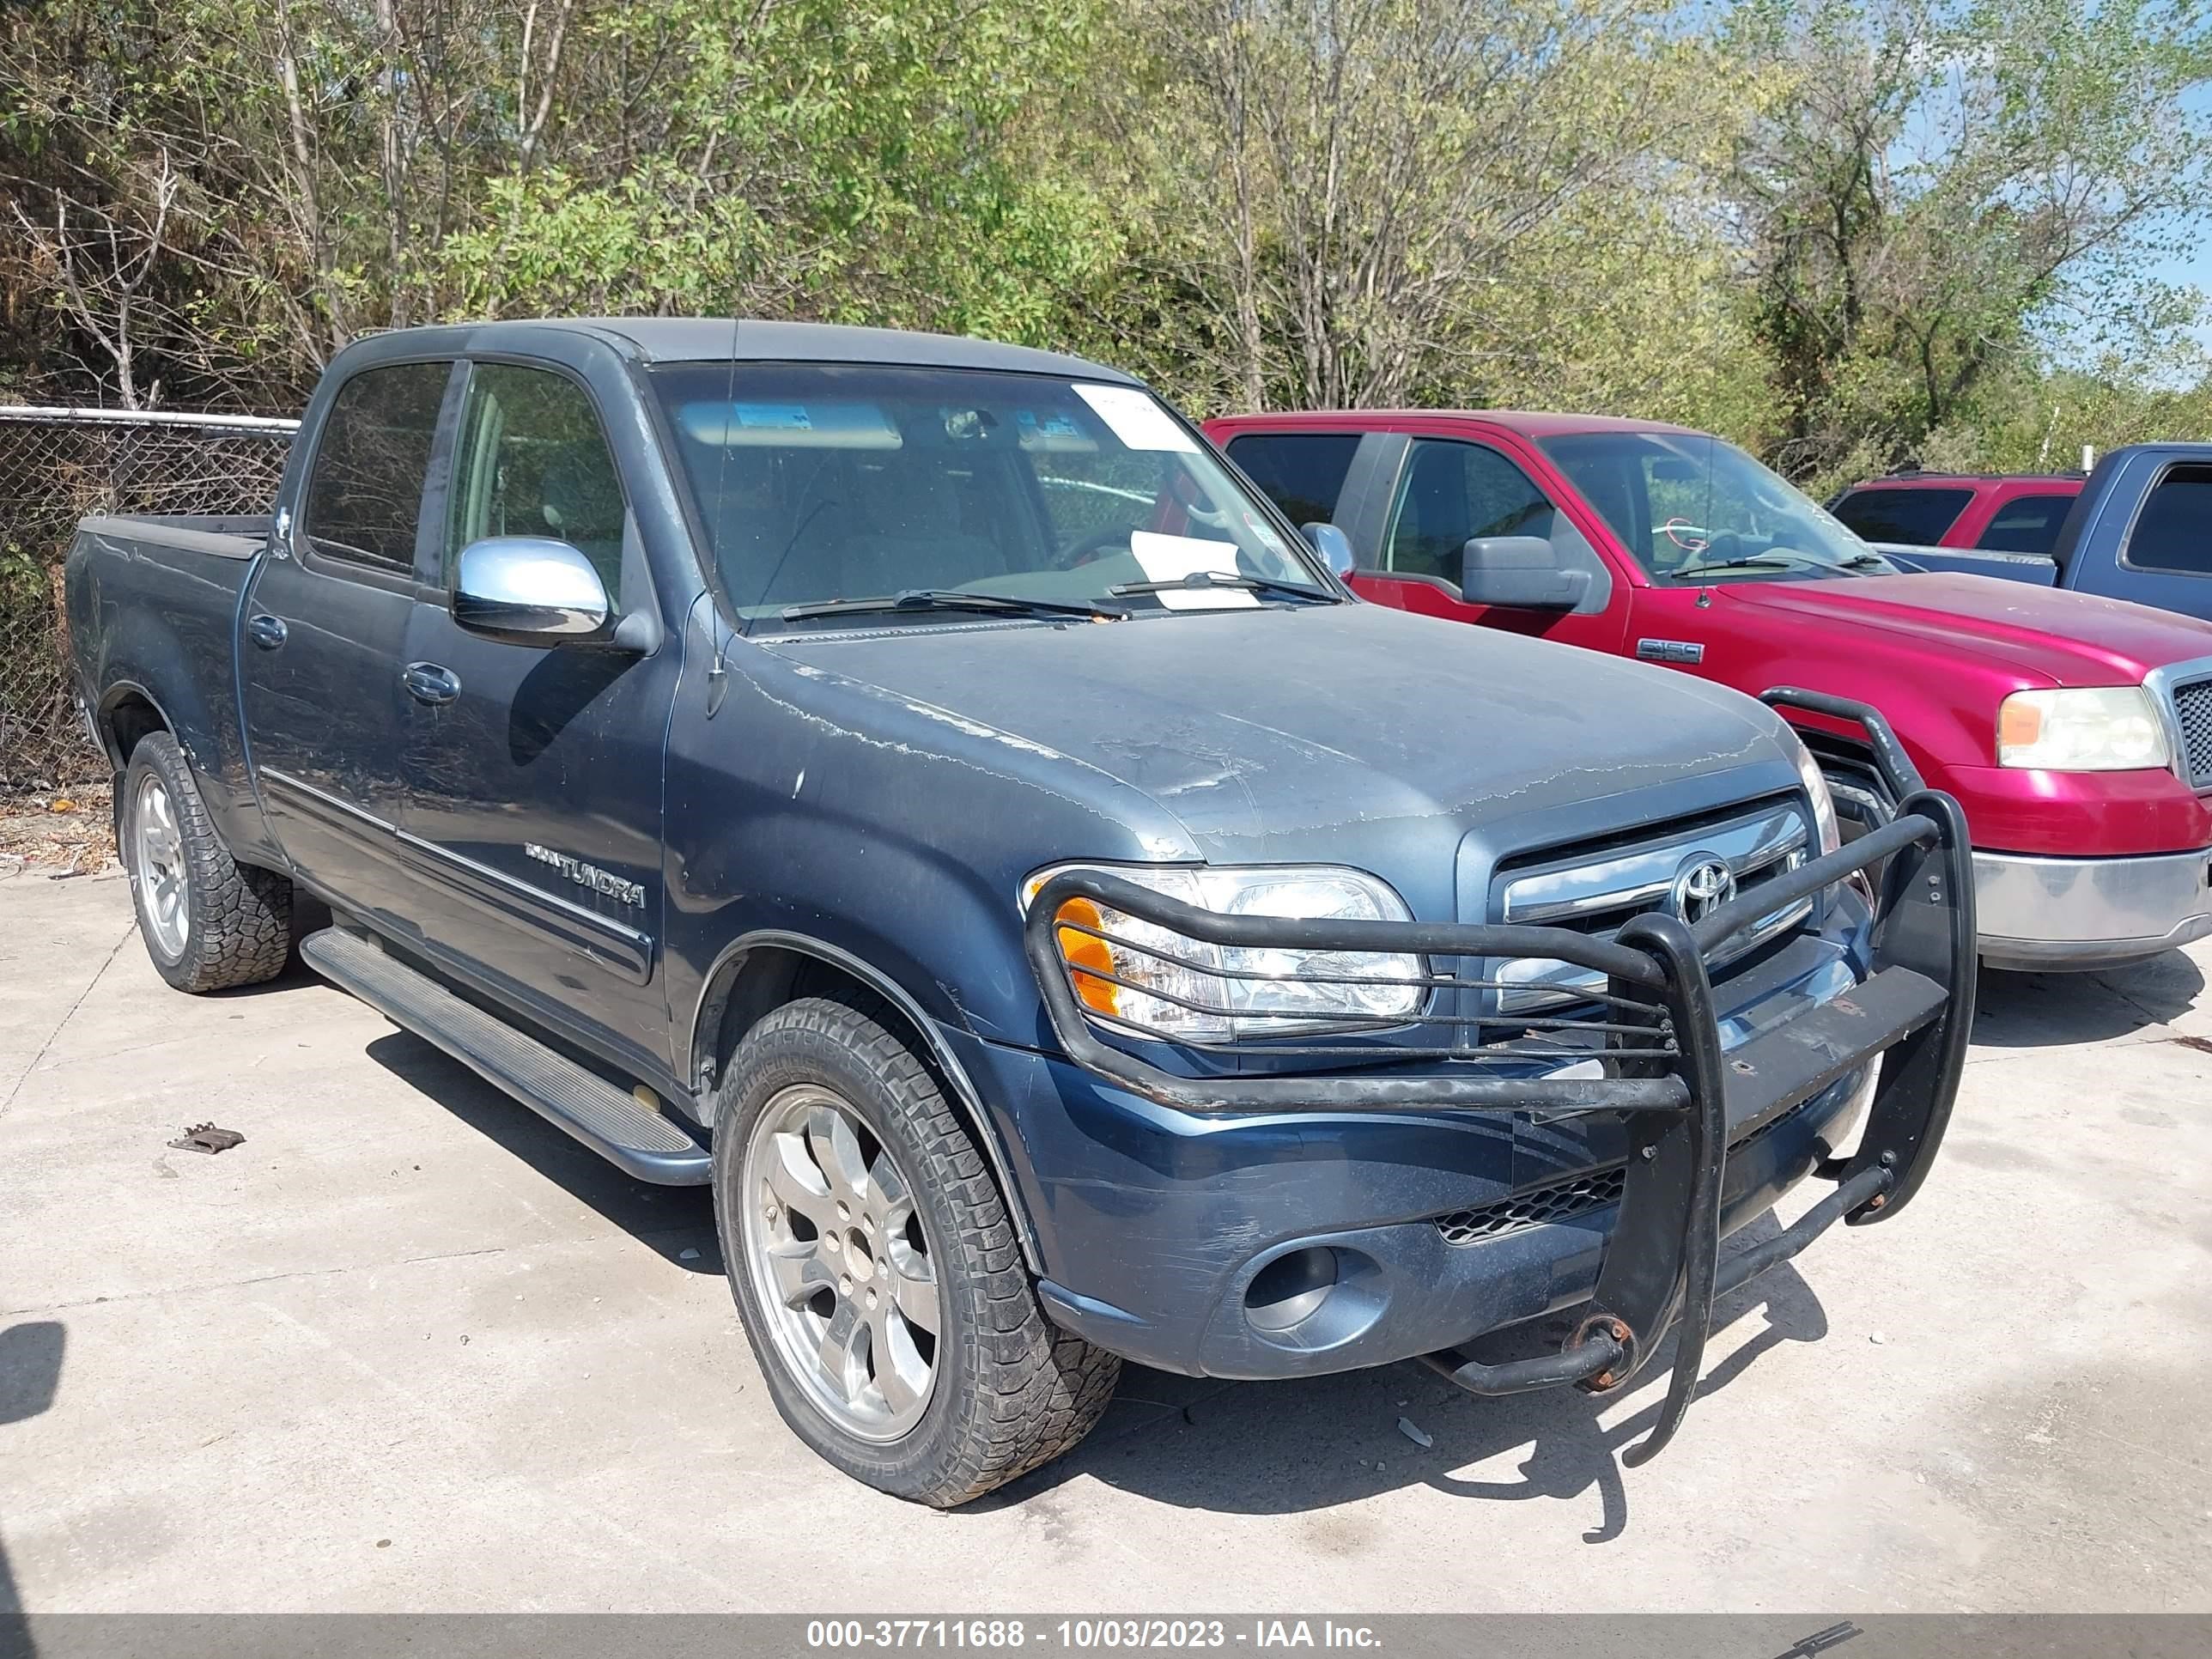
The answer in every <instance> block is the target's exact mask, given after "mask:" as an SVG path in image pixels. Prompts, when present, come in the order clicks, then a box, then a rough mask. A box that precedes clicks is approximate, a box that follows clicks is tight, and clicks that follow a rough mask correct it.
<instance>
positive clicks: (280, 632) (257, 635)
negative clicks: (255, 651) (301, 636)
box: [246, 617, 287, 651]
mask: <svg viewBox="0 0 2212 1659" xmlns="http://www.w3.org/2000/svg"><path fill="white" fill-rule="evenodd" d="M286 632H287V630H286V629H285V627H284V621H283V617H249V618H248V619H247V621H246V638H247V639H249V640H252V641H253V642H254V644H256V645H258V646H259V647H261V648H262V649H263V650H264V651H274V650H275V649H276V647H278V646H280V645H282V644H283V643H284V638H285V634H286Z"/></svg>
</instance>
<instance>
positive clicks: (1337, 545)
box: [1299, 523, 1352, 581]
mask: <svg viewBox="0 0 2212 1659" xmlns="http://www.w3.org/2000/svg"><path fill="white" fill-rule="evenodd" d="M1299 529H1300V531H1301V532H1303V533H1304V536H1305V538H1306V540H1307V541H1309V542H1310V543H1311V544H1313V550H1314V551H1315V552H1316V553H1318V554H1320V555H1321V556H1322V560H1323V561H1324V562H1326V563H1327V564H1328V568H1329V569H1330V571H1331V572H1332V573H1334V575H1335V576H1336V578H1337V580H1340V581H1341V580H1344V579H1345V578H1346V577H1347V576H1349V575H1350V574H1352V538H1351V537H1349V536H1347V535H1346V534H1345V533H1344V532H1342V531H1341V530H1339V529H1338V528H1337V527H1336V526H1334V525H1333V524H1320V523H1315V524H1309V525H1301V526H1299Z"/></svg>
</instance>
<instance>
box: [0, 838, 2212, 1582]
mask: <svg viewBox="0 0 2212 1659" xmlns="http://www.w3.org/2000/svg"><path fill="white" fill-rule="evenodd" d="M2208 973H2212V947H2208V946H2198V947H2197V948H2196V949H2195V950H2194V951H2191V952H2189V953H2186V954H2179V953H2177V954H2174V955H2172V956H2169V957H2166V958H2164V959H2162V960H2160V962H2158V963H2154V964H2152V965H2150V966H2149V967H2147V968H2143V969H2136V970H2132V971H2129V972H2124V973H2114V974H2108V975H2098V976H2095V977H2093V978H2071V977H2056V976H2054V977H2039V978H2025V977H2017V976H2011V975H2006V976H2000V977H1997V978H1995V979H1993V980H1992V981H1990V983H1989V985H1988V987H1987V988H1986V991H1985V994H1984V1014H1983V1017H1982V1018H1981V1019H1980V1020H1979V1021H1978V1027H1977V1036H1978V1046H1977V1047H1976V1048H1975V1051H1974V1058H1973V1062H1972V1065H1971V1066H1970V1067H1969V1069H1968V1073H1967V1083H1966V1093H1965V1097H1964V1098H1963V1099H1962V1101H1961V1103H1960V1111H1959V1114H1958V1116H1957V1118H1956V1119H1955V1120H1954V1126H1953V1130H1952V1139H1951V1141H1950V1143H1949V1145H1948V1149H1947V1152H1946V1154H1945V1160H1944V1162H1943V1164H1942V1165H1941V1166H1939V1168H1938V1170H1937V1171H1936V1176H1935V1177H1934V1178H1933V1179H1932V1180H1931V1182H1930V1183H1929V1187H1928V1188H1927V1189H1926V1191H1925V1192H1924V1193H1923V1194H1922V1196H1921V1197H1920V1198H1919V1199H1918V1200H1917V1201H1916V1203H1915V1205H1914V1206H1913V1208H1912V1210H1911V1212H1909V1213H1908V1214H1906V1215H1905V1216H1904V1217H1901V1218H1899V1220H1898V1222H1897V1223H1896V1224H1895V1225H1893V1226H1889V1225H1886V1226H1881V1227H1875V1228H1872V1229H1869V1230H1865V1231H1857V1232H1854V1233H1852V1234H1850V1235H1847V1236H1846V1235H1842V1234H1837V1235H1832V1236H1831V1237H1829V1238H1828V1239H1826V1240H1824V1241H1823V1242H1822V1243H1821V1244H1820V1245H1819V1246H1816V1247H1815V1248H1814V1249H1813V1250H1812V1251H1811V1252H1809V1253H1808V1255H1805V1256H1804V1257H1802V1258H1801V1259H1800V1260H1799V1261H1798V1262H1797V1263H1796V1264H1795V1265H1794V1266H1793V1267H1783V1268H1780V1269H1778V1270H1777V1271H1776V1272H1774V1273H1770V1274H1768V1275H1767V1276H1765V1278H1764V1279H1760V1280H1759V1281H1757V1282H1755V1283H1754V1284H1753V1285H1751V1286H1749V1287H1747V1290H1746V1291H1742V1292H1739V1293H1738V1295H1737V1296H1736V1297H1734V1298H1732V1299H1731V1300H1730V1302H1729V1304H1727V1306H1726V1308H1725V1309H1724V1310H1723V1311H1724V1313H1725V1315H1726V1316H1727V1322H1726V1325H1725V1328H1724V1329H1723V1330H1722V1331H1720V1332H1718V1333H1717V1334H1716V1337H1715V1340H1714V1342H1713V1345H1712V1347H1711V1351H1710V1352H1709V1353H1708V1356H1707V1370H1708V1378H1707V1383H1706V1385H1705V1395H1706V1397H1705V1399H1703V1400H1702V1401H1701V1402H1700V1403H1699V1406H1698V1407H1697V1408H1696V1409H1695V1410H1694V1411H1693V1412H1692V1413H1691V1416H1690V1419H1689V1421H1688V1424H1687V1425H1686V1427H1685V1429H1684V1431H1683V1432H1682V1435H1681V1437H1680V1439H1679V1440H1677V1442H1676V1443H1675V1444H1674V1447H1673V1448H1672V1449H1669V1450H1668V1452H1667V1454H1666V1455H1664V1456H1662V1457H1661V1458H1660V1459H1659V1460H1658V1461H1657V1462H1655V1463H1653V1464H1651V1465H1650V1466H1649V1467H1647V1468H1643V1469H1640V1470H1632V1471H1623V1470H1621V1469H1620V1468H1619V1467H1618V1465H1617V1463H1616V1462H1615V1459H1614V1453H1615V1451H1616V1450H1617V1449H1619V1448H1620V1447H1621V1446H1623V1445H1625V1444H1626V1443H1629V1442H1630V1441H1632V1440H1633V1439H1635V1438H1637V1437H1640V1434H1641V1431H1642V1430H1643V1429H1644V1426H1646V1425H1648V1423H1649V1421H1650V1415H1651V1410H1652V1407H1653V1406H1654V1404H1655V1402H1656V1400H1657V1398H1658V1395H1659V1394H1660V1392H1661V1389H1662V1383H1663V1379H1660V1380H1654V1381H1651V1382H1649V1383H1646V1384H1645V1385H1644V1386H1643V1387H1642V1388H1640V1389H1638V1390H1637V1391H1635V1393H1634V1394H1632V1395H1631V1396H1630V1397H1629V1398H1627V1399H1626V1400H1625V1401H1615V1402H1611V1403H1608V1404H1607V1405H1606V1406H1605V1407H1604V1408H1603V1409H1601V1410H1600V1409H1594V1408H1593V1404H1594V1402H1592V1401H1590V1400H1589V1398H1588V1397H1586V1396H1583V1395H1544V1396H1534V1397H1525V1398H1522V1399H1520V1400H1515V1401H1492V1402H1483V1401H1474V1400H1471V1399H1468V1398H1467V1397H1465V1396H1462V1395H1458V1394H1456V1393H1455V1391H1453V1390H1452V1389H1449V1387H1448V1386H1447V1385H1445V1384H1443V1383H1441V1382H1439V1381H1437V1380H1436V1379H1433V1378H1431V1377H1429V1376H1426V1375H1425V1373H1422V1372H1420V1371H1419V1370H1416V1369H1414V1368H1413V1367H1411V1366H1400V1367H1395V1368H1393V1369H1391V1370H1384V1371H1379V1372H1370V1373H1364V1374H1358V1375H1354V1376H1345V1377H1337V1378H1329V1379H1322V1380H1319V1381H1316V1382H1312V1383H1288V1384H1265V1385H1261V1384H1236V1385H1223V1384H1218V1383H1204V1382H1195V1381H1192V1380H1189V1379H1185V1378H1178V1377H1170V1376H1160V1375H1158V1374H1154V1373H1149V1372H1139V1371H1132V1372H1130V1373H1129V1374H1128V1375H1127V1378H1126V1380H1125V1382H1124V1383H1123V1389H1122V1395H1121V1398H1120V1400H1119V1401H1117V1403H1116V1405H1115V1409H1114V1411H1113V1413H1112V1414H1111V1415H1110V1416H1109V1419H1108V1420H1107V1422H1106V1423H1105V1425H1103V1428H1102V1429H1101V1430H1100V1431H1099V1432H1098V1433H1097V1435H1095V1436H1094V1437H1092V1439H1091V1441H1090V1442H1088V1443H1086V1444H1085V1446H1084V1447H1083V1448H1081V1449H1079V1450H1078V1451H1077V1452H1076V1453H1075V1454H1074V1455H1072V1456H1071V1457H1069V1458H1067V1459H1066V1460H1064V1461H1063V1462H1061V1463H1060V1464H1058V1465H1056V1466H1054V1468H1050V1469H1048V1470H1045V1471H1042V1472H1040V1473H1039V1474H1035V1475H1032V1476H1030V1477H1029V1478H1028V1479H1026V1480H1023V1481H1022V1482H1020V1483H1018V1485H1016V1486H1013V1487H1012V1488H1009V1489H1008V1490H1007V1491H1006V1492H1003V1493H1000V1494H998V1495H996V1496H994V1498H990V1499H987V1500H986V1501H984V1502H983V1503H981V1504H976V1505H974V1506H972V1507H971V1508H970V1509H969V1510H963V1511H961V1512H959V1513H957V1514H952V1515H937V1514H933V1513H930V1512H927V1511H924V1510H918V1509H915V1508H912V1507H909V1506H908V1505H905V1504H899V1503H896V1502H895V1501H893V1500H890V1499H888V1498H881V1497H879V1496H878V1495H876V1494H875V1493H872V1492H868V1491H866V1490H865V1489H864V1488H862V1487H860V1486H856V1485H854V1483H852V1482H850V1481H848V1480H845V1479H844V1478H842V1476H840V1475H838V1474H835V1473H834V1472H833V1471H831V1470H830V1469H829V1468H828V1467H827V1466H825V1465H823V1464H821V1463H819V1462H817V1461H816V1460H815V1459H814V1458H812V1457H811V1455H809V1454H808V1453H806V1452H805V1450H803V1449H801V1448H800V1447H799V1444H798V1443H797V1442H796V1441H794V1440H793V1438H792V1437H790V1435H789V1434H788V1433H787V1431H785V1430H784V1428H783V1426H782V1425H781V1423H780V1422H779V1421H778V1420H777V1419H776V1417H775V1413H774V1411H773V1409H772V1408H771V1407H770V1406H769V1402H768V1401H767V1398H766V1396H765V1395H764V1393H763V1389H762V1388H761V1386H760V1383H759V1381H758V1378H757V1373H756V1372H755V1370H754V1368H753V1364H752V1361H751V1358H750V1355H749V1353H748V1352H747V1351H746V1349H745V1346H744V1339H743V1337H742V1335H741V1334H740V1333H739V1331H738V1326H737V1321H736V1317H735V1315H734V1312H733V1310H732V1306H731V1303H730V1297H729V1292H728V1289H727V1287H726V1285H725V1283H724V1281H723V1279H722V1278H721V1275H720V1267H719V1263H718V1261H717V1260H716V1256H715V1250H714V1237H713V1231H712V1227H711V1225H710V1219H709V1215H708V1203H707V1200H706V1196H705V1194H703V1193H702V1192H697V1191H677V1190H668V1189H658V1188H649V1187H644V1186H641V1185H638V1184H636V1183H635V1182H629V1181H628V1180H626V1179H624V1178H623V1177H622V1176H619V1175H617V1173H616V1172H615V1171H613V1170H611V1169H610V1168H609V1167H607V1166H606V1165H605V1164H601V1163H600V1162H599V1161H598V1160H597V1159H596V1158H593V1157H592V1155H591V1154H589V1153H587V1152H584V1151H583V1150H582V1149H581V1148H580V1147H578V1146H575V1145H574V1143H572V1142H571V1141H569V1140H568V1139H567V1138H566V1137H565V1136H563V1135H562V1134H561V1133H559V1132H558V1131H556V1130H555V1129H553V1128H552V1127H550V1126H548V1125H546V1124H544V1123H543V1122H541V1121H539V1120H538V1119H537V1118H536V1117H534V1116H533V1115H531V1114H529V1113H528V1112H526V1110H524V1109H522V1108H521V1107H520V1106H518V1105H515V1104H514V1103H512V1102H510V1101H508V1100H507V1098H506V1097H504V1096H502V1095H500V1094H498V1093H497V1092H496V1091H493V1090H492V1089H490V1088H489V1086H488V1085H483V1084H482V1083H481V1082H479V1081H478V1080H477V1079H475V1078H474V1077H473V1076H472V1075H471V1073H468V1072H466V1071H465V1069H464V1068H462V1067H461V1066H459V1065H457V1064H454V1063H453V1062H451V1061H448V1060H446V1059H445V1058H444V1057H443V1056H442V1055H441V1054H438V1053H436V1052H435V1050H433V1049H431V1048H429V1047H428V1045H426V1044H424V1043H422V1042H420V1041H418V1040H416V1038H414V1037H412V1036H407V1035H405V1034H404V1033H401V1032H398V1031H396V1030H393V1028H392V1026H390V1025H389V1024H386V1022H385V1021H384V1020H383V1019H382V1018H380V1017H379V1016H378V1015H376V1014H374V1012H371V1011H370V1010H368V1008H366V1007H364V1006H362V1005H360V1004H358V1003H356V1002H353V1001H351V1000H349V999H347V998H346V997H344V996H343V995H341V994H338V993H337V992H336V991H334V990H331V989H330V988H329V987H325V986H324V985H322V984H321V983H319V981H315V980H313V979H312V978H309V977H288V978H286V979H284V980H282V981H278V982H276V984H274V985H272V986H269V987H261V988H258V989H256V990H253V991H249V992H242V993H236V994H228V995H223V996H217V997H210V998H200V999H194V998H189V997H185V996H181V995H179V994H174V993H172V992H170V991H169V990H168V989H167V987H164V986H163V985H162V984H161V982H160V981H159V980H158V979H157V978H156V977H155V974H154V972H153V970H152V969H151V968H150V967H149V964H148V963H147V960H146V957H145V954H144V951H143V950H142V949H141V947H140V945H139V944H138V941H137V938H136V936H135V933H133V931H132V928H131V907H130V902H129V896H128V893H127V891H126V890H125V886H124V884H123V883H122V882H121V880H120V879H119V878H114V877H112V876H111V877H102V878H80V879H76V880H70V881H49V880H46V879H45V878H43V877H42V876H41V875H40V874H39V873H38V872H35V871H33V872H24V873H22V874H20V875H17V876H15V877H12V878H7V879H5V880H0V1612H7V1611H11V1610H13V1608H14V1607H15V1606H20V1607H23V1608H27V1609H28V1610H30V1611H33V1612H40V1613H45V1612H62V1611H79V1610H86V1611H156V1610H159V1611H175V1610H210V1611H218V1610H219V1611H264V1610H270V1611H275V1610H282V1611H325V1610H328V1611H379V1610H388V1609H438V1610H458V1611H471V1610H502V1611H524V1610H533V1611H534V1610H570V1609H578V1610H599V1609H677V1608H683V1609H702V1610H704V1609H735V1610H745V1609H777V1610H804V1611H839V1612H846V1611H862V1610H868V1611H884V1612H893V1613H899V1612H922V1611H932V1612H961V1611H978V1612H981V1611H987V1610H994V1609H997V1610H1010V1611H1042V1610H1085V1609H1114V1610H1121V1611H1158V1612H1164V1613H1184V1612H1200V1611H1209V1612H1226V1611H1236V1610H1246V1609H1252V1610H1267V1611H1285V1610H1291V1609H1295V1610H1297V1611H1299V1612H1304V1613H1322V1612H1328V1611H1358V1610H1383V1609H1394V1610H1428V1609H1434V1610H1453V1611H1473V1610H1501V1609H1511V1610H1522V1611H1533V1610H1553V1609H1559V1610H1577V1611H1609V1610H1620V1609H1670V1608H1685V1609H1690V1608H1694V1609H1701V1610H1717V1609H1743V1610H1753V1609H1759V1610H1793V1611H1794V1610H1805V1609H1826V1608H1834V1609H1837V1610H1838V1611H1848V1612H1856V1613H1868V1612H1880V1611H1885V1610H1925V1611H1936V1610H1950V1609H1967V1610H1991V1611H1994V1610H2028V1609H2035V1610H2040V1609H2051V1610H2062V1609H2063V1610H2081V1611H2089V1610H2096V1611H2111V1610H2118V1609H2139V1610H2165V1609H2174V1608H2192V1609H2204V1608H2207V1607H2212V1572H2208V1571H2207V1568H2206V1565H2205V1564H2206V1561H2207V1559H2208V1556H2212V1548H2208V1547H2212V1495H2208V1481H2207V1478H2206V1477H2207V1474H2208V1472H2212V1471H2208V1465H2212V1430H2208V1427H2207V1417H2206V1409H2205V1406H2204V1403H2203V1402H2204V1400H2205V1390H2204V1388H2203V1376H2204V1375H2205V1371H2206V1368H2207V1366H2208V1364H2212V1204H2208V1202H2207V1200H2208V1195H2212V996H2207V995H2206V994H2204V990H2203V983H2204V980H2205V977H2206V976H2207V974H2208ZM208 1120H213V1121H215V1122H216V1123H218V1124H221V1125H222V1126H224V1127H229V1128H234V1129H237V1130H239V1131H240V1132H242V1133H244V1134H245V1135H246V1143H245V1145H243V1146H240V1147H239V1148H237V1149H236V1150H235V1151H233V1152H226V1153H224V1154H222V1155H221V1156H219V1157H215V1158H208V1157H204V1156H200V1155H197V1154H194V1153H191V1152H173V1151H171V1150H169V1149H168V1148H167V1146H165V1145H164V1143H165V1142H167V1140H169V1139H172V1138H173V1137H174V1136H176V1135H178V1134H179V1133H180V1132H181V1131H182V1130H183V1129H184V1127H185V1126H186V1125H187V1124H193V1123H198V1122H201V1121H208ZM1806 1201H1808V1200H1807V1199H1802V1198H1801V1199H1799V1200H1796V1201H1795V1202H1793V1204H1792V1205H1791V1206H1790V1213H1794V1212H1795V1211H1796V1209H1797V1208H1799V1207H1802V1205H1803V1203H1804V1202H1806ZM1761 1225H1762V1226H1771V1225H1773V1224H1772V1223H1771V1222H1768V1223H1764V1224H1761ZM1401 1417H1405V1418H1407V1419H1411V1420H1412V1421H1413V1422H1414V1423H1415V1424H1417V1425H1419V1426H1420V1427H1421V1428H1422V1429H1423V1430H1424V1431H1426V1432H1427V1433H1428V1434H1430V1435H1431V1436H1432V1437H1433V1438H1434V1444H1433V1446H1432V1447H1430V1448H1427V1449H1423V1448H1421V1447H1419V1446H1417V1445H1415V1444H1414V1443H1413V1442H1411V1441H1410V1440H1408V1439H1407V1437H1404V1436H1403V1435H1401V1433H1400V1432H1399V1431H1398V1430H1397V1428H1396V1426H1395V1425H1396V1424H1397V1421H1398V1419H1400V1418H1401Z"/></svg>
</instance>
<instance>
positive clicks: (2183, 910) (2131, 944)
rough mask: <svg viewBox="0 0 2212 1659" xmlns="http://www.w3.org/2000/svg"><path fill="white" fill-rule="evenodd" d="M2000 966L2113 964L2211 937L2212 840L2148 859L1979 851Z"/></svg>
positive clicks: (1980, 882)
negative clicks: (2209, 844)
mask: <svg viewBox="0 0 2212 1659" xmlns="http://www.w3.org/2000/svg"><path fill="white" fill-rule="evenodd" d="M1974 908H1975V910H1976V913H1977V915H1978V917H1979V918H1980V923H1979V925H1980V929H1981V940H1982V945H1981V949H1982V957H1983V959H1984V961H1985V962H1987V963H1989V964H1990V966H1991V967H1993V968H2020V969H2053V968H2070V969H2081V968H2108V967H2111V966H2112V965H2113V964H2114V963H2123V962H2133V961H2137V960H2139V959H2141V958H2142V957H2149V956H2155V955H2157V954H2158V953H2159V952H2160V951H2169V950H2172V949H2173V948H2174V947H2175V946H2177V945H2190V944H2193V943H2194V942H2195V941H2197V940H2198V939H2203V938H2206V937H2207V936H2209V935H2212V848H2204V849H2203V850H2200V851H2198V852H2194V853H2170V854H2160V855H2156V856H2148V857H2139V858H2104V859H2056V858H2031V857H2027V856H2024V855H2021V854H2012V853H1984V852H1981V851H1977V852H1976V853H1975V854H1974Z"/></svg>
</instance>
